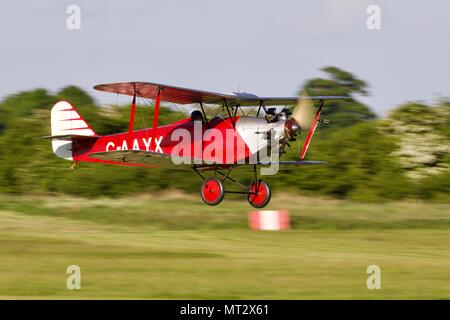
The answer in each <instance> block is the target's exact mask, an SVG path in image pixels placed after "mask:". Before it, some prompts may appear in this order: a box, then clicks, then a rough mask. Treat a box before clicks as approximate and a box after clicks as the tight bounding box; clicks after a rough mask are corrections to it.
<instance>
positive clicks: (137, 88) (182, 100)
mask: <svg viewBox="0 0 450 320" xmlns="http://www.w3.org/2000/svg"><path fill="white" fill-rule="evenodd" d="M94 89H96V90H100V91H105V92H111V93H116V94H124V95H128V96H134V95H136V96H138V97H142V98H147V99H156V97H157V95H158V92H159V93H160V99H161V101H166V102H172V103H177V104H193V103H209V104H222V103H223V102H224V101H226V102H227V103H228V104H229V105H230V106H231V105H240V106H244V107H245V106H248V107H255V106H259V105H261V104H263V105H265V106H281V105H294V104H296V103H297V101H298V100H299V99H302V98H303V97H298V96H292V97H260V96H257V95H255V94H252V93H246V92H233V93H216V92H210V91H204V90H197V89H188V88H182V87H175V86H169V85H165V84H159V83H152V82H117V83H107V84H99V85H96V86H94ZM304 98H305V99H311V100H331V99H333V100H334V99H346V98H347V97H342V96H313V97H304Z"/></svg>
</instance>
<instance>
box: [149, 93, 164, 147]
mask: <svg viewBox="0 0 450 320" xmlns="http://www.w3.org/2000/svg"><path fill="white" fill-rule="evenodd" d="M160 102H161V88H160V87H158V94H157V95H156V100H155V113H154V115H153V128H152V141H151V142H150V149H151V150H155V137H156V126H157V125H158V116H159V104H160Z"/></svg>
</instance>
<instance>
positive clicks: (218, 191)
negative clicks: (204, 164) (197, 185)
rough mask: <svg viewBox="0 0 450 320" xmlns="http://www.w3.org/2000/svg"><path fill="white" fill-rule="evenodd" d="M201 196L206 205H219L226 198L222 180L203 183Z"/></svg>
mask: <svg viewBox="0 0 450 320" xmlns="http://www.w3.org/2000/svg"><path fill="white" fill-rule="evenodd" d="M200 194H201V195H202V200H203V202H205V203H206V204H209V205H210V206H216V205H218V204H219V203H220V202H222V200H223V197H224V196H225V189H224V187H223V182H222V180H219V179H217V178H216V177H210V178H207V179H205V181H203V183H202V188H201V190H200Z"/></svg>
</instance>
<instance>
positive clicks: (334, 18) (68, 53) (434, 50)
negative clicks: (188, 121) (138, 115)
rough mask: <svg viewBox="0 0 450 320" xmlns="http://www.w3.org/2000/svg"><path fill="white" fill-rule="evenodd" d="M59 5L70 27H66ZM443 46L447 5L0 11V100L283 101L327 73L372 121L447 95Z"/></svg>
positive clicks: (255, 1) (287, 0)
mask: <svg viewBox="0 0 450 320" xmlns="http://www.w3.org/2000/svg"><path fill="white" fill-rule="evenodd" d="M70 5H77V6H78V7H79V8H80V12H81V16H80V22H81V23H80V29H74V30H70V29H69V28H67V20H68V19H70V16H71V14H70V13H69V14H68V13H67V12H66V11H67V8H68V7H69V6H70ZM370 5H377V6H378V7H379V8H380V20H379V21H380V29H375V30H370V29H369V28H368V27H367V20H368V18H369V15H370V14H368V13H367V11H366V10H367V7H368V6H370ZM449 39H450V1H446V0H433V1H411V0H409V1H407V0H396V1H392V0H391V1H389V0H385V1H382V0H378V1H377V0H367V1H366V0H315V1H299V0H278V1H268V0H240V1H237V0H227V1H213V0H190V1H181V0H180V1H175V0H164V1H148V0H147V1H145V0H126V1H125V0H116V1H103V0H101V1H100V0H97V1H94V0H69V1H67V0H36V1H24V0H14V1H2V3H1V6H0V49H1V50H0V52H1V59H0V99H3V98H5V97H6V96H7V95H10V94H13V93H15V92H18V91H22V90H29V89H33V88H46V89H48V90H50V91H51V92H56V91H57V90H58V89H60V88H62V87H64V86H66V85H77V86H79V87H81V88H83V89H85V90H87V91H88V92H89V94H91V95H92V96H93V97H94V98H95V99H96V101H98V102H99V103H102V104H106V103H116V102H118V100H117V97H116V96H115V95H111V94H108V93H104V92H99V91H95V90H93V89H92V87H93V86H94V85H95V84H98V83H108V82H121V81H149V82H158V83H164V84H171V85H176V86H182V87H188V88H196V89H203V90H209V91H214V92H232V91H238V90H239V91H246V92H252V93H255V94H258V95H262V96H286V95H294V94H296V92H297V91H298V89H299V88H300V87H301V85H302V84H303V83H304V82H305V81H306V80H307V79H310V78H313V77H318V76H324V74H323V73H322V72H321V71H320V69H321V68H323V67H325V66H330V65H331V66H337V67H339V68H342V69H344V70H347V71H349V72H351V73H353V74H355V75H356V76H357V77H359V78H360V79H363V80H365V81H367V82H368V83H369V85H370V87H369V91H370V96H368V97H359V99H360V100H361V101H362V102H364V103H366V104H367V105H369V106H370V107H371V108H372V109H373V110H374V111H375V112H377V113H378V114H379V115H381V116H382V115H386V113H387V111H388V110H390V109H392V108H394V107H397V106H398V105H400V104H401V103H404V102H407V101H424V102H427V103H432V102H433V101H436V100H437V99H439V98H441V97H448V96H450V85H449V75H450V62H449V59H450V41H449ZM128 100H129V97H122V98H120V99H119V102H120V103H125V102H127V101H128Z"/></svg>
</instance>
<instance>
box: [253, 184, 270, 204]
mask: <svg viewBox="0 0 450 320" xmlns="http://www.w3.org/2000/svg"><path fill="white" fill-rule="evenodd" d="M250 192H251V193H250V194H249V195H248V202H249V203H250V204H251V205H252V206H254V207H255V208H264V207H265V206H266V205H267V204H268V203H269V201H270V197H271V195H272V192H271V191H270V187H269V185H268V184H267V183H266V182H265V181H264V180H257V181H253V183H252V185H251V186H250Z"/></svg>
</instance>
